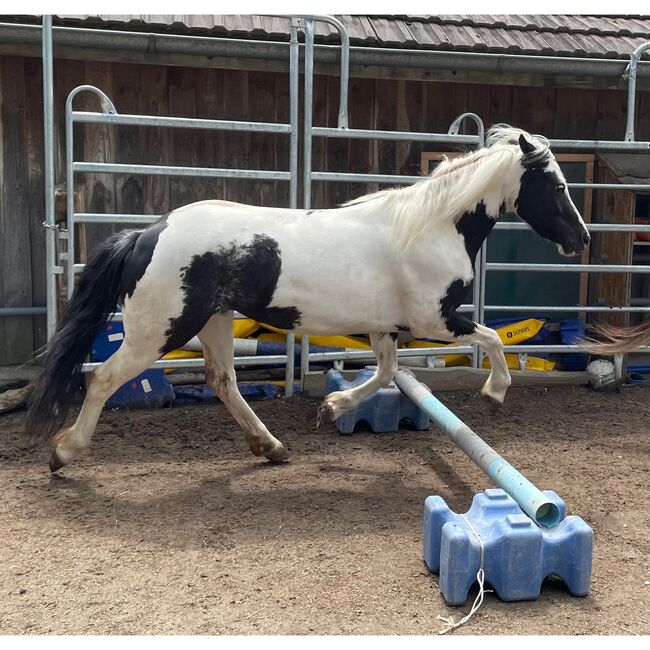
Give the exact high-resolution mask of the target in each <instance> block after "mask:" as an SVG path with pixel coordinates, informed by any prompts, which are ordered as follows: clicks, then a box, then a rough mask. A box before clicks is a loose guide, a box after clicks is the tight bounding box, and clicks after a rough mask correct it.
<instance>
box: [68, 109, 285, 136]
mask: <svg viewBox="0 0 650 650" xmlns="http://www.w3.org/2000/svg"><path fill="white" fill-rule="evenodd" d="M72 120H73V121H74V122H75V124H109V125H117V126H150V127H159V128H174V129H200V130H212V131H242V132H245V133H291V124H282V123H277V122H237V121H235V120H208V119H202V118H196V117H164V116H161V117H158V116H156V115H131V114H128V113H108V114H107V113H92V112H89V111H73V113H72Z"/></svg>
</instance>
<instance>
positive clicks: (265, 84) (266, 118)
mask: <svg viewBox="0 0 650 650" xmlns="http://www.w3.org/2000/svg"><path fill="white" fill-rule="evenodd" d="M248 96H249V97H250V104H249V106H250V113H249V119H251V120H254V121H256V122H273V120H274V119H275V110H274V108H273V101H274V99H275V79H274V78H273V76H272V75H269V74H265V73H263V72H250V73H249V74H248ZM274 162H275V160H274V152H273V135H271V134H269V133H252V134H250V136H249V137H248V166H249V168H250V169H269V170H270V169H273V165H274ZM245 188H246V189H245V200H244V202H245V203H250V204H252V205H264V206H269V205H273V203H274V200H273V198H272V192H273V183H272V182H270V181H264V180H253V181H248V182H246V183H245Z"/></svg>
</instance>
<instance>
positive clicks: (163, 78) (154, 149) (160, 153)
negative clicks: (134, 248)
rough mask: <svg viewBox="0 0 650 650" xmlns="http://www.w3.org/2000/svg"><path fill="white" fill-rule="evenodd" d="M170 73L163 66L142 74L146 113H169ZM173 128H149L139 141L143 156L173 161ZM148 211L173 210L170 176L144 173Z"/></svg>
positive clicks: (146, 159)
mask: <svg viewBox="0 0 650 650" xmlns="http://www.w3.org/2000/svg"><path fill="white" fill-rule="evenodd" d="M167 72H168V68H166V67H164V66H153V67H151V66H150V67H147V68H146V69H145V72H144V74H142V98H141V106H142V111H143V113H144V114H145V115H158V116H167V115H169V94H168V92H167ZM170 136H171V134H170V129H161V128H156V127H147V128H146V129H143V134H142V139H141V141H140V159H141V160H142V161H143V162H149V163H151V164H161V165H164V164H171V160H172V151H171V144H170ZM142 178H143V183H144V187H143V190H144V212H145V214H165V213H167V212H169V211H170V210H171V199H170V190H169V177H167V176H143V177H142Z"/></svg>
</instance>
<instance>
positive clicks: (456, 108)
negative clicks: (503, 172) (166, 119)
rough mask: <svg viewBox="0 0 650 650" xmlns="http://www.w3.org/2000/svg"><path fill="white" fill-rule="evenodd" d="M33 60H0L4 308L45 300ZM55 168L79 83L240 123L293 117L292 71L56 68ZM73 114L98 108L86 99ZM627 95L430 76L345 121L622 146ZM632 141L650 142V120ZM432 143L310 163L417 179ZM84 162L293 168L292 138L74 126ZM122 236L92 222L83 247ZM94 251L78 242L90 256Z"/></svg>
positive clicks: (179, 196)
mask: <svg viewBox="0 0 650 650" xmlns="http://www.w3.org/2000/svg"><path fill="white" fill-rule="evenodd" d="M41 74H42V71H41V63H40V61H39V60H38V59H33V58H23V57H10V56H3V57H0V103H1V114H0V184H1V185H0V190H1V191H0V229H1V230H0V232H1V233H2V237H1V243H0V247H1V248H0V306H3V307H4V306H7V307H17V306H32V305H34V306H42V305H44V304H45V282H44V279H45V276H44V274H45V268H44V261H45V243H44V232H43V228H42V226H41V223H42V221H43V212H44V207H43V169H42V160H43V127H42V115H43V112H42V111H43V107H42V86H41V84H42V80H41ZM54 77H55V83H56V86H55V111H56V124H57V133H56V134H55V142H56V151H55V164H56V169H57V179H56V180H57V183H61V182H63V181H64V163H65V149H64V142H65V133H64V126H63V125H64V106H65V99H66V97H67V95H68V93H69V92H70V90H72V89H73V88H74V87H76V86H78V85H80V84H93V85H96V86H98V87H99V88H101V89H102V90H104V92H106V93H107V94H108V95H109V97H111V99H113V101H114V102H115V105H116V107H117V110H118V111H119V112H121V113H142V114H152V115H174V116H181V117H203V118H215V119H233V120H259V121H267V120H273V121H286V122H288V115H289V96H288V75H286V74H280V73H263V72H245V71H238V70H223V69H212V70H210V69H195V68H182V67H164V66H146V65H136V64H122V63H114V64H111V63H99V62H93V61H56V62H55V70H54ZM75 107H76V108H78V109H81V110H83V109H86V110H97V108H98V106H97V100H96V99H95V98H94V97H93V96H91V95H90V94H85V95H81V96H79V97H78V98H77V101H76V103H75ZM625 109H626V98H625V93H624V92H620V91H611V90H578V89H575V90H574V89H566V88H553V87H523V86H515V87H511V86H497V85H494V86H491V85H478V84H477V85H463V84H454V83H443V82H431V81H397V80H390V79H353V80H352V81H351V85H350V125H351V126H353V127H360V128H379V129H397V130H412V131H438V132H440V131H446V129H447V128H448V126H449V124H450V123H451V121H452V120H453V119H454V118H455V117H456V116H457V115H459V114H460V113H462V112H464V111H473V112H475V113H478V114H479V115H480V116H481V117H482V118H483V120H484V122H485V124H486V125H489V124H492V123H495V122H509V123H511V124H513V125H516V126H520V127H522V128H525V129H527V130H529V131H532V132H534V133H543V134H544V135H546V136H549V137H556V138H569V137H574V138H594V137H596V138H617V139H620V138H622V137H623V132H624V127H625ZM337 111H338V80H337V79H335V78H333V77H326V76H317V77H316V79H315V97H314V112H315V117H314V124H316V125H329V126H335V124H336V115H337ZM649 113H650V93H648V92H646V93H640V94H639V99H638V104H637V115H640V116H642V115H648V114H649ZM637 137H638V138H639V139H647V140H650V120H639V123H638V125H637ZM425 148H426V149H427V150H429V149H431V146H430V145H428V144H425V145H423V144H420V143H395V142H363V141H345V140H329V141H324V140H316V141H315V143H314V168H315V169H320V170H331V171H350V172H366V171H377V172H385V173H391V174H395V173H396V174H417V173H418V171H419V165H420V153H421V152H422V151H423V150H425ZM75 158H76V159H77V160H82V159H85V160H94V161H104V160H106V161H114V162H123V163H128V162H138V163H169V164H178V165H199V166H214V167H233V168H234V167H243V168H248V167H250V168H258V169H274V168H282V169H288V158H289V155H288V138H286V137H284V136H275V135H253V134H236V133H227V132H223V133H209V132H205V131H188V130H183V131H181V130H172V129H155V128H145V127H118V128H110V127H97V126H83V127H77V130H76V133H75ZM373 189H376V186H373V185H364V184H342V183H341V184H333V183H328V184H323V183H318V184H315V186H314V191H313V204H314V207H328V206H333V205H335V204H336V203H340V202H342V201H345V200H346V199H348V198H351V197H354V196H357V195H359V194H361V193H364V192H366V191H368V190H373ZM82 195H83V200H84V203H85V208H86V209H87V210H89V211H92V212H102V211H119V212H124V213H129V212H130V213H141V212H145V213H151V214H161V213H164V212H167V211H169V210H171V209H173V208H175V207H177V206H180V205H182V204H185V203H188V202H191V201H195V200H199V199H203V198H208V197H217V198H224V199H228V200H232V201H242V202H246V203H252V204H262V205H287V204H288V184H286V183H282V182H265V181H237V180H223V179H208V180H201V179H192V178H190V179H186V178H165V177H142V176H125V177H115V176H110V175H99V174H95V175H87V176H86V177H85V183H84V185H83V186H82ZM112 231H113V228H112V227H111V226H105V225H101V226H100V225H97V226H91V227H88V229H87V232H86V238H87V242H86V243H87V247H91V246H92V244H93V243H95V242H97V241H99V240H100V239H102V238H104V237H105V236H106V235H107V234H109V233H110V232H112ZM85 248H86V247H84V246H82V247H80V250H81V252H82V253H83V252H84V250H85ZM0 341H1V342H0V365H4V364H15V363H21V362H24V361H26V360H27V359H28V358H29V357H30V356H31V354H32V351H33V350H34V349H36V348H38V347H39V346H41V345H43V343H44V342H45V318H44V317H37V318H31V317H25V318H22V317H11V318H0Z"/></svg>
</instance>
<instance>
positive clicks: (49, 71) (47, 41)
mask: <svg viewBox="0 0 650 650" xmlns="http://www.w3.org/2000/svg"><path fill="white" fill-rule="evenodd" d="M43 136H44V148H45V160H44V175H45V221H44V223H43V226H44V227H45V268H46V277H45V292H46V309H47V338H48V340H49V339H50V338H52V335H53V334H54V330H55V329H56V320H57V313H56V272H55V271H56V215H55V212H54V208H55V206H54V62H53V52H52V16H43Z"/></svg>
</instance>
